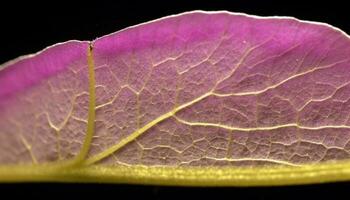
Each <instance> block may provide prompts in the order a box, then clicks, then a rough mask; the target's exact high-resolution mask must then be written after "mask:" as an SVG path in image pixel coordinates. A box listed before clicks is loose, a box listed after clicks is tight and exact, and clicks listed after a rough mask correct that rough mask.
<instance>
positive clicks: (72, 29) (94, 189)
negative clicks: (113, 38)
mask: <svg viewBox="0 0 350 200" xmlns="http://www.w3.org/2000/svg"><path fill="white" fill-rule="evenodd" d="M113 2H114V3H112V2H104V1H102V0H100V1H94V2H89V1H85V2H81V4H79V5H77V4H75V5H73V4H72V3H73V2H72V1H71V2H64V3H63V2H62V1H58V2H51V1H48V2H45V3H43V2H40V3H39V2H34V1H30V2H27V3H24V2H12V3H11V4H8V2H6V3H5V2H4V1H2V2H1V3H0V8H1V12H0V36H1V37H0V40H1V41H0V63H4V62H6V61H8V60H11V59H13V58H16V57H18V56H20V55H24V54H29V53H34V52H37V51H39V50H41V49H43V48H45V47H46V46H48V45H52V44H55V43H57V42H63V41H67V40H70V39H78V40H93V39H95V38H96V37H99V36H103V35H105V34H108V33H112V32H114V31H117V30H120V29H122V28H125V27H128V26H131V25H135V24H138V23H141V22H146V21H149V20H153V19H157V18H159V17H163V16H167V15H170V14H177V13H180V12H184V11H191V10H198V9H200V10H228V11H232V12H244V13H248V14H254V15H261V16H273V15H278V16H294V17H297V18H299V19H304V20H311V21H320V22H326V23H329V24H332V25H334V26H336V27H338V28H340V29H342V30H344V31H345V32H347V33H348V34H350V15H349V11H347V10H346V9H347V8H348V7H349V6H347V5H346V3H345V1H342V3H341V2H337V1H334V0H333V1H321V0H320V1H317V2H310V1H306V0H305V1H302V2H297V1H282V0H281V1H271V0H270V1H247V0H245V1H244V0H242V1H237V0H231V1H219V0H217V1H212V2H205V1H189V0H188V1H173V2H170V1H163V2H152V1H144V2H143V4H142V5H141V4H140V2H141V1H133V0H128V1H125V2H123V3H121V2H120V1H118V2H117V1H113ZM145 3H147V4H145ZM0 89H1V86H0ZM348 191H350V182H344V183H329V184H315V185H307V186H288V187H262V188H260V187H254V188H236V187H230V188H196V187H190V188H188V187H159V186H141V185H115V184H58V183H35V184H28V183H25V184H24V183H23V184H0V196H1V197H4V195H10V197H11V198H13V197H15V196H22V197H24V198H28V197H35V198H36V199H38V198H39V197H40V198H46V199H51V198H52V197H60V198H61V199H62V198H66V197H74V198H79V199H80V198H86V197H96V198H98V199H107V198H111V197H112V199H124V198H128V199H133V198H135V197H138V198H140V197H141V198H146V197H152V198H154V199H171V198H176V199H179V198H188V197H189V195H194V196H195V197H196V198H198V199H202V198H205V197H209V198H214V199H224V198H225V199H298V198H309V199H314V198H320V197H324V198H328V199H339V198H342V197H341V195H345V198H349V195H348V194H346V192H348ZM106 195H110V197H107V196H106ZM124 196H125V197H124ZM343 198H344V197H343ZM1 199H2V198H1ZM4 199H5V198H4Z"/></svg>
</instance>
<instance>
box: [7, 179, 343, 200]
mask: <svg viewBox="0 0 350 200" xmlns="http://www.w3.org/2000/svg"><path fill="white" fill-rule="evenodd" d="M349 188H350V183H336V184H334V183H333V184H318V185H306V186H284V187H251V188H238V187H221V188H219V187H218V188H215V187H214V188H206V187H165V186H143V185H118V184H62V183H61V184H59V183H33V184H28V183H26V184H0V194H1V195H2V196H3V195H5V196H11V199H12V198H17V197H18V198H23V199H24V198H25V199H28V197H31V198H34V199H38V198H45V199H50V198H53V197H54V198H55V199H57V198H59V199H66V198H70V199H72V198H75V199H82V198H87V197H89V198H90V197H91V198H96V199H135V198H137V199H147V198H152V199H186V198H192V197H195V198H196V199H255V200H260V199H283V200H287V199H294V200H296V199H315V198H319V197H322V198H324V199H338V198H337V197H339V198H340V197H341V196H342V195H346V193H347V192H348V191H349ZM344 197H346V196H344Z"/></svg>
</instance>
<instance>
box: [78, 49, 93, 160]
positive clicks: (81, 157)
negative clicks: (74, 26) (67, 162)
mask: <svg viewBox="0 0 350 200" xmlns="http://www.w3.org/2000/svg"><path fill="white" fill-rule="evenodd" d="M87 61H88V71H89V111H88V122H87V130H86V135H85V139H84V143H83V145H82V147H81V150H80V152H79V154H78V155H77V156H76V158H75V160H74V164H81V163H82V162H83V161H84V159H85V158H86V156H87V154H88V152H89V149H90V144H91V141H92V137H93V133H94V129H95V106H96V95H95V90H96V88H95V85H96V81H95V71H94V70H95V69H94V60H93V55H92V46H91V44H90V46H89V48H88V52H87Z"/></svg>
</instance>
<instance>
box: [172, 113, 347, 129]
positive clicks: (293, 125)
mask: <svg viewBox="0 0 350 200" xmlns="http://www.w3.org/2000/svg"><path fill="white" fill-rule="evenodd" d="M172 117H173V118H175V119H176V120H177V121H178V122H181V123H183V124H186V125H189V126H211V127H217V128H223V129H227V130H231V131H246V132H249V131H269V130H275V129H280V128H290V127H295V128H299V129H305V130H321V129H326V128H334V129H350V126H345V125H338V126H317V127H308V126H300V125H298V124H296V123H290V124H282V125H277V126H268V127H255V128H241V127H233V126H227V125H224V124H215V123H208V122H188V121H186V120H183V119H180V118H179V117H177V116H172Z"/></svg>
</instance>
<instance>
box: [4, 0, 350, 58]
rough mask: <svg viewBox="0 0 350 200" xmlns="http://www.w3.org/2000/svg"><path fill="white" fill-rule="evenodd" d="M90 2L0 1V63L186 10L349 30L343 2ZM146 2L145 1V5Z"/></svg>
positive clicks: (346, 12) (270, 0) (239, 0)
mask: <svg viewBox="0 0 350 200" xmlns="http://www.w3.org/2000/svg"><path fill="white" fill-rule="evenodd" d="M307 2H309V1H303V2H296V1H277V0H275V1H273V0H265V1H247V0H234V1H229V0H227V1H171V2H166V3H159V2H158V1H153V2H152V1H147V2H144V3H143V4H140V1H135V0H128V1H125V2H124V3H120V1H108V2H107V1H92V2H90V1H89V2H88V3H87V2H82V3H81V4H77V5H72V4H71V2H69V3H67V2H66V3H63V2H61V1H57V2H51V1H49V2H40V3H39V2H38V3H35V2H32V1H30V3H25V2H22V1H21V2H17V3H16V2H14V3H13V4H8V2H6V3H5V2H3V3H0V7H1V9H2V12H0V25H1V32H0V34H1V37H0V38H1V43H0V44H1V45H0V52H1V53H0V63H3V62H6V61H8V60H10V59H13V58H16V57H18V56H20V55H24V54H29V53H34V52H37V51H39V50H41V49H43V48H45V47H47V46H49V45H52V44H55V43H57V42H64V41H67V40H71V39H78V40H93V39H95V38H97V37H100V36H103V35H105V34H109V33H112V32H115V31H118V30H120V29H122V28H125V27H128V26H132V25H136V24H139V23H142V22H147V21H149V20H153V19H157V18H160V17H164V16H167V15H171V14H177V13H181V12H185V11H191V10H210V11H215V10H228V11H232V12H244V13H248V14H254V15H261V16H274V15H277V16H293V17H297V18H299V19H304V20H312V21H320V22H326V23H329V24H332V25H334V26H336V27H339V28H341V29H342V30H344V31H346V32H347V33H350V23H349V19H350V17H349V14H348V11H347V10H346V8H347V7H348V6H347V5H346V3H345V2H346V1H340V2H335V1H332V2H330V1H317V2H315V3H310V2H309V4H307ZM146 3H147V4H146Z"/></svg>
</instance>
